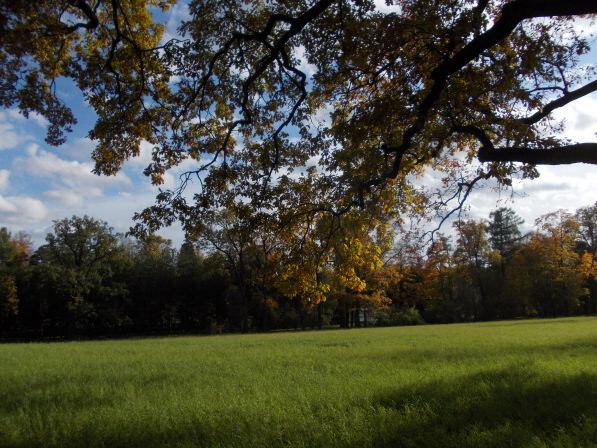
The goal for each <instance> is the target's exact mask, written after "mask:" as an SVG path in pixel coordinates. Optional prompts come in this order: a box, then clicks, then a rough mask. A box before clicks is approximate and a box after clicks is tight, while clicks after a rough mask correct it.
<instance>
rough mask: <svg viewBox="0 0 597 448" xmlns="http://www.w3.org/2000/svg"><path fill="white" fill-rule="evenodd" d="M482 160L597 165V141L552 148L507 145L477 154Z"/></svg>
mask: <svg viewBox="0 0 597 448" xmlns="http://www.w3.org/2000/svg"><path fill="white" fill-rule="evenodd" d="M477 157H478V158H479V161H480V162H523V163H533V164H536V165H565V164H571V163H591V164H593V165H597V143H577V144H573V145H565V146H560V147H557V148H551V149H534V148H521V147H506V148H495V149H489V148H487V147H485V146H483V147H481V149H479V153H478V154H477Z"/></svg>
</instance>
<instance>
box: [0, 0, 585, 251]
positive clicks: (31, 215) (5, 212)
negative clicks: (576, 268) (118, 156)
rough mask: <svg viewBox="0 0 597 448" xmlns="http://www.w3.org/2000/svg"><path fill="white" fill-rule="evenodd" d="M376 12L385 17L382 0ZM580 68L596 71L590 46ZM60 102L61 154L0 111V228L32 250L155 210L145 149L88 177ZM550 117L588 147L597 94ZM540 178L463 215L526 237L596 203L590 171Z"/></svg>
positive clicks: (171, 31) (581, 167)
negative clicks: (65, 130)
mask: <svg viewBox="0 0 597 448" xmlns="http://www.w3.org/2000/svg"><path fill="white" fill-rule="evenodd" d="M379 7H380V9H383V10H386V11H391V7H390V8H388V7H387V6H385V4H384V2H383V0H382V1H380V2H379ZM185 15H186V11H185V7H184V5H182V6H181V5H179V6H177V7H175V8H174V9H173V10H172V11H171V12H170V13H169V15H168V17H166V18H165V19H166V22H167V30H166V31H167V32H166V36H165V38H169V37H171V36H173V35H175V34H176V26H177V24H178V23H179V22H180V20H181V19H182V18H183V17H185ZM578 26H579V27H580V28H581V29H584V30H585V31H588V32H594V31H595V30H597V24H595V23H589V22H587V21H581V22H579V24H578ZM592 46H593V48H594V49H593V50H592V52H591V53H590V54H589V55H588V57H586V58H585V60H584V61H583V62H584V63H588V64H597V48H595V47H597V42H596V39H593V42H592ZM58 88H59V92H58V93H59V96H61V97H62V98H65V99H66V102H67V104H69V106H70V107H72V109H73V111H74V112H75V116H76V117H77V119H78V120H79V123H78V124H77V126H76V127H75V128H74V131H73V132H72V133H71V134H69V136H68V141H67V143H66V144H64V145H62V146H61V147H58V148H56V147H52V146H49V145H47V144H46V143H45V142H44V138H45V133H46V126H47V122H46V120H45V119H44V118H43V117H41V116H37V115H31V116H30V117H29V119H26V118H24V117H23V116H22V115H20V114H19V112H18V111H17V110H15V109H8V110H6V109H4V110H2V109H0V227H7V228H8V229H9V230H10V231H12V232H18V231H24V232H26V233H28V234H29V235H31V237H32V239H33V242H34V244H35V245H39V244H42V243H43V241H44V238H45V236H46V234H47V233H48V232H50V231H51V227H52V221H53V220H56V219H61V218H64V217H70V216H72V215H85V214H87V215H89V216H93V217H96V218H99V219H102V220H105V221H107V222H108V223H109V224H110V225H111V226H112V227H114V229H115V230H116V231H119V232H126V231H127V230H128V229H129V227H130V226H131V225H132V224H133V221H132V215H133V214H134V213H135V212H136V211H140V210H142V209H143V208H144V207H146V206H149V205H151V204H153V203H154V199H155V195H156V193H157V187H155V186H152V185H151V183H150V182H149V179H148V178H147V177H145V176H144V175H143V174H142V171H143V169H144V168H145V167H146V166H147V164H148V163H149V161H150V156H151V154H150V152H151V149H150V147H149V145H143V146H142V151H141V155H140V156H139V157H136V158H134V159H132V160H130V161H128V162H126V163H125V165H124V167H123V169H122V170H121V171H120V173H118V175H116V176H111V177H106V176H96V175H94V174H92V172H91V171H92V169H93V163H92V161H91V152H92V151H93V148H94V143H93V142H92V141H91V140H89V139H88V138H87V133H88V131H89V129H91V128H92V126H93V123H94V114H93V111H91V110H90V108H89V107H88V106H87V105H86V104H85V103H84V101H83V99H82V97H81V96H80V94H79V93H78V92H77V91H76V89H73V88H71V86H70V85H69V84H66V83H62V85H59V87H58ZM554 115H555V116H556V118H559V119H563V120H564V121H565V124H566V130H565V136H566V137H568V138H570V140H572V141H576V142H590V141H595V138H596V136H597V135H596V134H597V132H596V131H597V94H596V93H593V94H592V95H589V96H586V97H584V98H582V99H580V100H578V101H576V102H573V103H571V104H569V105H568V106H566V107H564V108H561V109H558V110H557V111H556V112H555V113H554ZM181 171H182V169H178V170H174V171H172V172H169V173H168V175H167V176H166V182H165V185H164V186H165V187H167V188H168V187H173V186H174V185H175V182H176V177H177V175H178V174H180V172H181ZM539 172H540V177H539V178H538V179H535V180H525V181H518V182H515V183H514V185H513V190H512V192H513V193H514V194H511V193H512V192H506V193H501V194H498V193H496V192H493V191H491V189H483V190H479V191H476V192H473V193H472V194H471V196H470V197H469V200H468V203H467V208H468V211H467V213H468V215H469V216H471V217H475V218H487V217H488V215H489V212H490V211H492V210H494V209H495V208H496V207H498V206H508V207H512V208H513V209H515V210H516V211H517V213H518V214H519V215H520V216H521V217H522V218H523V219H524V220H525V225H524V226H525V230H530V229H531V228H532V225H533V223H534V221H535V219H536V218H537V217H539V216H541V215H542V214H545V213H548V212H551V211H555V210H558V209H565V210H569V211H574V210H576V209H577V208H579V207H582V206H586V205H591V204H593V203H595V201H596V200H597V167H596V166H592V165H586V164H575V165H566V166H543V167H539ZM426 176H427V177H426V178H423V179H421V182H424V183H425V184H426V185H433V184H434V183H438V179H437V178H435V177H434V176H433V175H432V174H427V175H426ZM160 234H161V235H162V236H164V237H167V238H170V239H172V240H173V243H174V244H175V245H179V244H180V242H181V241H182V240H183V238H184V235H183V233H182V231H181V230H180V227H179V226H173V227H171V228H168V229H164V230H163V231H161V232H160Z"/></svg>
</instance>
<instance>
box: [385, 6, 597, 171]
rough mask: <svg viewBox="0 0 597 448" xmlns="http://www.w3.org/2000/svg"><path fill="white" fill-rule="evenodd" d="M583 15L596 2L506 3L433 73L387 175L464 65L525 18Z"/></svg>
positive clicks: (397, 166)
mask: <svg viewBox="0 0 597 448" xmlns="http://www.w3.org/2000/svg"><path fill="white" fill-rule="evenodd" d="M584 14H597V1H595V0H514V1H511V2H509V3H507V4H506V5H505V6H504V7H503V8H502V11H501V15H500V17H499V19H498V20H497V21H496V22H495V23H494V24H493V26H492V27H491V28H489V29H488V30H487V31H485V32H484V33H483V34H480V35H479V36H477V37H476V38H475V39H473V40H472V41H471V42H469V43H468V44H467V45H465V46H464V48H462V49H461V50H460V51H458V52H457V53H456V54H454V55H453V56H452V57H450V58H448V59H446V60H445V61H444V62H442V63H441V64H440V65H438V66H437V67H436V68H435V69H434V70H433V71H432V72H431V82H430V86H429V89H428V91H427V94H426V95H425V96H424V97H423V99H422V101H421V102H420V103H419V106H418V108H417V109H416V111H417V112H416V115H415V117H416V118H415V120H414V122H413V123H412V124H411V125H410V126H409V127H408V128H407V129H406V131H405V132H404V134H403V136H402V142H401V144H400V145H398V146H395V147H392V148H388V149H387V150H388V152H394V153H395V154H396V157H395V159H394V164H393V167H392V169H391V171H390V172H389V173H388V177H390V178H395V177H396V176H397V175H398V173H399V172H400V166H401V163H402V157H403V155H404V154H405V152H407V151H408V150H409V148H410V147H411V145H412V142H413V139H414V137H415V136H416V135H417V134H418V133H419V132H421V131H422V130H423V128H424V127H425V124H426V122H427V119H428V116H429V113H430V111H431V109H432V108H433V106H434V105H435V104H436V103H437V101H438V100H439V99H440V97H441V95H442V93H443V91H444V89H445V87H446V85H447V83H448V79H449V78H450V76H451V75H453V74H454V73H456V72H458V71H459V70H461V69H462V68H464V67H465V66H466V65H467V64H468V63H470V62H471V61H473V60H474V59H475V58H477V57H478V56H479V55H481V54H482V53H483V52H484V51H486V50H488V49H489V48H491V47H493V46H495V45H497V44H498V43H499V42H501V41H502V40H503V39H505V38H506V37H508V36H509V35H510V34H511V33H512V32H513V31H514V29H515V28H516V27H517V26H518V24H519V23H521V22H522V21H523V20H527V19H532V18H541V17H562V16H575V15H584ZM585 87H586V88H587V89H591V88H592V87H591V84H589V85H588V86H585ZM583 89H585V88H583ZM583 89H579V90H583ZM575 93H578V91H576V92H570V95H568V99H569V100H562V101H565V102H564V104H567V103H568V102H570V101H573V100H574V99H576V98H572V96H574V94H575ZM587 93H588V92H587ZM578 95H579V96H583V95H586V93H585V92H584V90H583V91H582V92H580V93H578ZM562 105H563V104H560V105H558V104H554V106H555V107H553V109H555V108H557V107H561V106H562ZM553 109H552V110H553ZM540 113H541V112H540ZM547 113H549V112H547ZM529 118H530V117H529ZM535 118H536V117H533V119H535ZM540 118H543V117H540ZM540 118H538V119H540ZM538 119H537V121H538ZM560 163H574V162H560Z"/></svg>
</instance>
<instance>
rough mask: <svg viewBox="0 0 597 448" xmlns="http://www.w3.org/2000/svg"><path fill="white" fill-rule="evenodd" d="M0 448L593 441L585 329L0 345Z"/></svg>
mask: <svg viewBox="0 0 597 448" xmlns="http://www.w3.org/2000/svg"><path fill="white" fill-rule="evenodd" d="M0 446H2V447H11V448H18V447H34V446H43V447H46V446H47V447H110V448H114V447H144V448H152V447H195V446H199V447H200V446H219V447H259V446H263V447H269V446H287V447H290V446H292V447H299V446H300V447H311V446H322V447H332V446H343V447H367V446H392V447H502V446H503V447H523V446H524V447H545V446H549V447H552V446H553V447H560V446H562V447H563V446H566V447H588V446H593V447H594V446H597V318H569V319H556V320H533V321H515V322H514V321H508V322H494V323H481V324H461V325H436V326H424V327H402V328H378V329H363V330H344V331H342V330H338V331H324V332H306V333H279V334H259V335H244V336H237V335H231V336H213V337H172V338H154V339H133V340H121V341H94V342H69V343H49V344H45V343H32V344H4V345H0Z"/></svg>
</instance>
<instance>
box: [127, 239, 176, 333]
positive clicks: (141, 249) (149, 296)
mask: <svg viewBox="0 0 597 448" xmlns="http://www.w3.org/2000/svg"><path fill="white" fill-rule="evenodd" d="M130 256H131V258H132V260H133V263H132V265H131V267H130V271H129V273H128V280H127V285H128V289H129V294H130V302H131V307H132V310H131V311H130V312H131V314H132V315H134V316H135V324H136V328H137V329H138V330H141V331H149V330H159V331H171V330H173V329H175V328H176V327H177V325H178V324H179V309H178V303H177V301H176V288H175V280H176V251H175V250H174V249H173V248H172V241H170V240H169V239H166V238H163V237H161V236H159V235H147V236H146V237H144V238H142V239H139V240H137V241H135V243H134V244H133V247H132V253H131V255H130Z"/></svg>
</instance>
